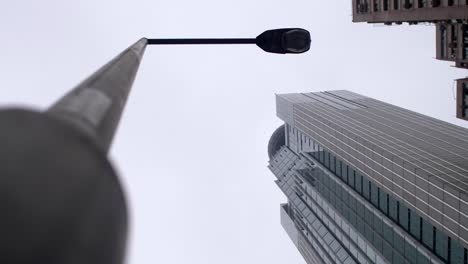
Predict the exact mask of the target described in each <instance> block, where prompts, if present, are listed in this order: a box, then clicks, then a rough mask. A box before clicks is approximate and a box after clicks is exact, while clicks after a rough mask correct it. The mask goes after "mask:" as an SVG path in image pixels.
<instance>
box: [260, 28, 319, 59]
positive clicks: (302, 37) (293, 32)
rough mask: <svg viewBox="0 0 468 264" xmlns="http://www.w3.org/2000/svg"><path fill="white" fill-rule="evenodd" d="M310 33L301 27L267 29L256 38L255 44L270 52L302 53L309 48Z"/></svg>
mask: <svg viewBox="0 0 468 264" xmlns="http://www.w3.org/2000/svg"><path fill="white" fill-rule="evenodd" d="M310 43H311V38H310V33H309V31H307V30H305V29H302V28H281V29H272V30H267V31H265V32H263V33H262V34H260V35H259V36H258V37H257V38H256V44H257V46H259V47H260V48H261V49H263V50H264V51H266V52H271V53H279V54H286V53H304V52H306V51H308V50H309V49H310Z"/></svg>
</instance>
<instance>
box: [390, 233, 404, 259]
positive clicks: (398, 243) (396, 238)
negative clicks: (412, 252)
mask: <svg viewBox="0 0 468 264" xmlns="http://www.w3.org/2000/svg"><path fill="white" fill-rule="evenodd" d="M393 246H394V247H395V249H396V250H398V252H400V253H401V254H404V253H405V239H403V236H402V235H401V234H400V233H399V232H395V233H394V234H393Z"/></svg>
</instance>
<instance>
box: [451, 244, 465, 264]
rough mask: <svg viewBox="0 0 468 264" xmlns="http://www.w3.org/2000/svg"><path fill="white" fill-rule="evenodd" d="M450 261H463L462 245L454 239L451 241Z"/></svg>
mask: <svg viewBox="0 0 468 264" xmlns="http://www.w3.org/2000/svg"><path fill="white" fill-rule="evenodd" d="M451 247H452V248H451V249H450V252H451V254H450V263H453V264H455V263H463V253H464V252H463V251H464V250H463V247H462V246H461V245H460V243H458V242H457V241H455V240H452V241H451Z"/></svg>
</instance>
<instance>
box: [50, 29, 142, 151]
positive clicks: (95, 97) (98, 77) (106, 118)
mask: <svg viewBox="0 0 468 264" xmlns="http://www.w3.org/2000/svg"><path fill="white" fill-rule="evenodd" d="M147 44H148V40H147V39H146V38H142V39H140V40H139V41H138V42H136V43H135V44H134V45H132V46H130V47H129V48H128V49H126V50H125V51H123V52H122V53H121V54H120V55H118V56H117V57H115V58H114V59H113V60H111V61H110V62H109V63H107V64H106V65H104V66H103V67H102V68H101V69H99V70H98V71H96V72H95V73H94V74H92V75H91V76H90V77H88V78H87V79H86V80H84V81H83V82H82V83H80V84H79V85H78V86H76V87H75V88H74V89H73V90H72V91H70V92H69V93H68V94H66V95H65V96H64V97H62V98H61V99H59V100H58V101H57V102H56V103H55V104H54V105H53V106H52V107H50V108H49V109H48V110H47V111H46V114H48V115H52V116H54V117H56V118H58V119H61V120H63V121H65V122H68V123H69V124H71V125H73V126H74V127H75V128H77V129H79V130H80V131H81V132H83V133H85V134H87V135H88V136H90V137H92V138H93V139H95V141H96V143H97V144H98V145H99V146H100V147H101V148H102V149H103V150H104V151H105V152H107V151H108V150H109V148H110V146H111V143H112V139H113V138H114V134H115V132H116V129H117V126H118V124H119V121H120V118H121V116H122V112H123V110H124V107H125V103H126V101H127V97H128V95H129V93H130V89H131V87H132V85H133V81H134V80H135V76H136V74H137V71H138V67H139V66H140V62H141V59H142V57H143V54H144V52H145V48H146V45H147Z"/></svg>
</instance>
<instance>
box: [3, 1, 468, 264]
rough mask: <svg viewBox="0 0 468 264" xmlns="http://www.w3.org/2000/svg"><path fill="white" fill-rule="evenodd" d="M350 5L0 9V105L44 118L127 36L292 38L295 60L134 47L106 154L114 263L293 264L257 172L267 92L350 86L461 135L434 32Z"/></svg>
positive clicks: (98, 4) (451, 74)
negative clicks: (115, 215)
mask: <svg viewBox="0 0 468 264" xmlns="http://www.w3.org/2000/svg"><path fill="white" fill-rule="evenodd" d="M351 14H352V12H351V0H339V1H315V0H291V1H284V0H282V1H279V0H269V1H267V0H255V1H252V0H224V1H220V0H198V1H193V0H191V1H189V0H187V1H183V0H171V1H157V0H133V1H123V0H113V1H108V0H101V1H92V0H80V1H59V0H44V1H33V0H29V1H22V0H16V1H3V2H2V4H1V8H0V38H1V41H0V76H1V80H2V86H1V88H0V91H1V96H0V104H1V105H2V106H12V105H16V106H18V105H20V106H27V107H32V108H35V109H38V110H43V109H45V108H46V107H47V106H49V105H50V104H51V103H52V102H54V101H55V100H57V98H59V97H60V96H61V95H63V94H64V93H65V92H67V91H68V90H69V89H71V88H72V87H73V86H75V85H76V84H77V83H78V82H80V81H81V80H82V79H84V78H85V77H87V76H88V75H89V74H91V73H92V72H93V71H94V70H96V69H97V68H99V67H100V66H101V65H103V64H105V63H106V62H107V61H108V60H110V59H111V58H113V57H114V56H115V55H117V54H118V53H119V52H121V51H122V50H123V49H125V48H126V47H128V46H129V45H131V44H132V43H134V42H135V41H137V40H138V39H139V38H141V37H161V38H165V37H255V36H257V35H258V34H259V33H261V32H263V31H264V30H266V29H271V28H279V27H303V28H306V29H308V30H309V31H310V32H311V34H312V39H313V40H312V48H311V50H310V52H309V53H307V54H303V55H275V54H267V53H264V52H262V51H261V50H259V49H258V48H256V47H255V46H219V47H212V46H211V47H200V46H198V47H148V49H147V50H146V54H145V57H144V59H143V62H142V64H141V67H140V71H139V73H138V76H137V79H136V81H135V85H134V87H133V91H132V93H131V95H130V98H129V101H128V104H127V108H126V110H125V114H124V117H123V120H122V122H121V124H120V128H119V131H118V134H117V136H116V139H115V142H114V145H113V148H112V151H111V158H112V159H113V161H114V162H115V165H116V167H117V168H118V171H119V173H120V175H121V177H122V181H123V183H124V186H125V189H126V192H127V194H128V199H129V202H130V207H131V223H132V224H131V236H130V245H129V250H128V257H127V260H128V261H127V262H128V263H165V264H173V263H193V264H210V263H226V264H229V263H236V264H238V263H271V264H276V263H278V264H279V263H300V264H302V263H304V261H303V260H302V257H301V256H300V254H299V253H298V251H297V249H296V248H295V247H294V246H293V243H292V242H291V241H290V240H289V238H288V237H287V235H286V233H285V232H284V230H283V229H282V228H281V226H280V216H279V204H280V203H282V202H285V201H286V199H285V196H284V195H283V194H282V193H281V192H280V190H279V189H278V188H277V187H276V186H275V184H274V182H273V181H274V176H273V174H272V173H270V172H269V171H268V169H267V168H266V166H267V159H268V157H267V152H266V149H267V142H268V140H269V137H270V135H271V133H272V132H273V131H274V129H276V128H277V127H278V126H279V125H280V124H281V121H280V120H279V119H278V118H277V117H276V115H275V97H274V94H275V93H290V92H312V91H323V90H335V89H348V90H351V91H354V92H357V93H361V94H363V95H366V96H370V97H373V98H376V99H379V100H383V101H386V102H389V103H392V104H395V105H398V106H401V107H404V108H408V109H410V110H414V111H416V112H420V113H423V114H427V115H429V116H432V117H436V118H439V119H442V120H445V121H448V122H451V123H455V124H459V125H462V126H465V127H467V126H468V123H465V122H463V121H459V120H457V119H456V118H455V100H454V82H453V80H454V79H456V78H462V77H465V76H467V75H468V74H467V72H466V71H464V70H461V69H456V68H453V67H451V65H452V64H451V63H448V62H442V61H436V60H435V59H434V57H435V30H434V27H433V26H427V25H420V26H392V27H387V26H373V25H368V24H353V23H352V22H351V19H352V18H351Z"/></svg>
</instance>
